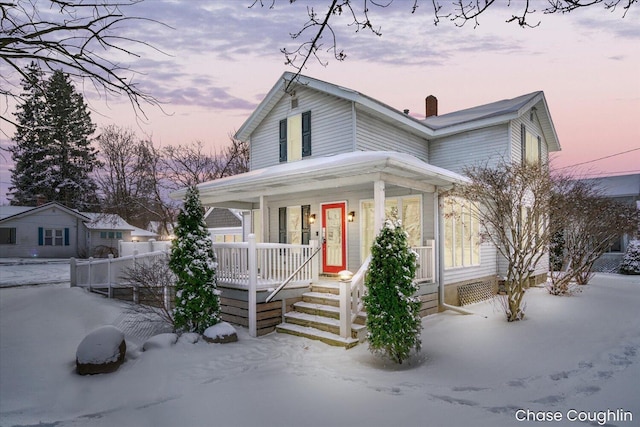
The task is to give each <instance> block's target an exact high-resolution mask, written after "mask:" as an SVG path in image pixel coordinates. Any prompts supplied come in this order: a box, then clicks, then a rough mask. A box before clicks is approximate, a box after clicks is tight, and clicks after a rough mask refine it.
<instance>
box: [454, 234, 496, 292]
mask: <svg viewBox="0 0 640 427" xmlns="http://www.w3.org/2000/svg"><path fill="white" fill-rule="evenodd" d="M496 258H497V251H496V249H495V247H494V246H493V245H492V244H490V243H483V244H482V245H480V265H476V266H471V267H457V268H450V269H445V270H444V277H443V280H442V282H443V284H444V285H449V284H452V283H458V282H464V281H467V280H473V279H476V278H481V277H486V276H491V275H494V274H496V273H497V271H496Z"/></svg>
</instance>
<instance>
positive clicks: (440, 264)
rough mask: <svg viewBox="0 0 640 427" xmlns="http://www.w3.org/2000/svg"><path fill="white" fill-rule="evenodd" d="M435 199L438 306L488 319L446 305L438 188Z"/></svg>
mask: <svg viewBox="0 0 640 427" xmlns="http://www.w3.org/2000/svg"><path fill="white" fill-rule="evenodd" d="M433 197H434V202H433V205H434V210H435V215H434V221H435V222H436V227H435V228H436V230H438V234H437V235H436V238H437V239H436V241H437V243H438V250H437V251H436V265H437V266H438V277H437V280H438V304H439V306H440V308H442V309H445V310H451V311H455V312H457V313H460V314H475V315H477V316H481V317H484V318H485V319H486V318H487V316H484V315H482V314H478V313H474V312H473V311H469V310H466V309H464V308H462V307H458V306H455V305H449V304H445V302H444V280H443V278H444V257H443V256H442V255H441V254H443V253H444V239H443V238H442V237H443V236H444V221H441V220H440V218H441V215H440V212H441V209H440V206H441V204H440V194H439V193H438V188H437V187H436V191H435V193H433Z"/></svg>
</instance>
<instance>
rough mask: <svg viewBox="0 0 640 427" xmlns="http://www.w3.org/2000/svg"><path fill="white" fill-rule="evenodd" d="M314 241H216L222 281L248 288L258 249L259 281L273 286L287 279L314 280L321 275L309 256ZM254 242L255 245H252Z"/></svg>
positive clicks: (303, 281) (257, 274) (260, 285)
mask: <svg viewBox="0 0 640 427" xmlns="http://www.w3.org/2000/svg"><path fill="white" fill-rule="evenodd" d="M311 243H312V244H311V245H288V244H280V243H255V242H253V243H252V242H251V241H248V242H238V243H214V244H213V250H214V252H215V253H216V258H217V262H218V268H217V271H216V275H217V279H218V284H223V285H229V286H232V287H239V288H248V287H249V280H250V271H251V269H250V267H249V261H250V259H249V254H250V253H251V252H255V257H256V259H255V262H256V271H255V274H256V280H257V283H256V285H257V286H258V288H261V289H270V288H274V287H277V286H279V285H281V284H282V283H284V282H285V281H286V280H287V279H289V282H298V283H306V284H310V283H311V282H312V281H314V280H317V279H318V267H317V265H315V264H313V263H309V262H308V260H309V259H310V258H311V257H312V255H313V252H314V249H315V248H316V245H315V243H316V242H315V241H313V242H311ZM252 245H255V247H253V248H251V247H252Z"/></svg>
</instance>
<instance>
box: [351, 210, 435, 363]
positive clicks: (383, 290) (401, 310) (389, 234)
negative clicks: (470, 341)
mask: <svg viewBox="0 0 640 427" xmlns="http://www.w3.org/2000/svg"><path fill="white" fill-rule="evenodd" d="M416 259H417V255H416V253H415V252H414V251H413V250H411V248H410V247H409V244H408V242H407V233H406V232H405V231H404V230H403V229H402V227H401V226H400V223H399V222H398V221H387V222H386V224H385V227H384V228H383V229H382V230H381V231H380V234H379V235H378V237H377V238H376V240H375V242H374V244H373V247H372V248H371V264H370V265H369V272H368V274H367V277H366V279H365V284H366V288H367V294H366V295H365V296H364V297H363V300H364V308H365V310H366V312H367V330H368V333H367V339H368V341H369V350H371V351H372V352H373V353H379V354H382V355H384V356H387V357H389V358H390V359H392V360H393V361H394V362H396V363H402V361H403V360H406V359H407V358H408V357H409V354H410V353H411V349H413V348H415V349H416V351H419V350H420V345H421V342H420V331H421V330H422V322H421V319H420V300H419V299H418V298H417V297H415V293H416V291H417V290H418V286H417V285H416V284H415V283H414V281H413V278H414V276H415V272H416Z"/></svg>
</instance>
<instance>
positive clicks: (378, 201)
mask: <svg viewBox="0 0 640 427" xmlns="http://www.w3.org/2000/svg"><path fill="white" fill-rule="evenodd" d="M384 200H385V195H384V181H375V182H374V183H373V218H374V220H373V226H374V230H375V236H377V235H378V233H379V232H380V230H382V227H384V217H385V215H384Z"/></svg>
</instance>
